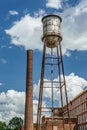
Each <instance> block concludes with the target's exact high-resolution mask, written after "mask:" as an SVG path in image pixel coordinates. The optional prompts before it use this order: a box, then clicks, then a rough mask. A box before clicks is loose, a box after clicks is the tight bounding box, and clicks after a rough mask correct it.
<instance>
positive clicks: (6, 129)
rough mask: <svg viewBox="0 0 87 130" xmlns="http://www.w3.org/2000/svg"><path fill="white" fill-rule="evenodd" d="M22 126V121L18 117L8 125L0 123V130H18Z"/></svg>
mask: <svg viewBox="0 0 87 130" xmlns="http://www.w3.org/2000/svg"><path fill="white" fill-rule="evenodd" d="M22 125H23V120H22V118H20V117H13V118H12V119H11V120H10V121H9V123H8V125H7V124H6V123H5V122H2V121H0V130H18V129H19V127H20V126H22Z"/></svg>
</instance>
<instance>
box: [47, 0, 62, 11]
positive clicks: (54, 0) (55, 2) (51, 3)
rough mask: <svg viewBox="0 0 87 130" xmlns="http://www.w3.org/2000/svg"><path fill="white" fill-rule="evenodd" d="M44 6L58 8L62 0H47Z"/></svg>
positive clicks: (60, 6)
mask: <svg viewBox="0 0 87 130" xmlns="http://www.w3.org/2000/svg"><path fill="white" fill-rule="evenodd" d="M46 7H50V8H55V9H60V8H62V0H47V3H46Z"/></svg>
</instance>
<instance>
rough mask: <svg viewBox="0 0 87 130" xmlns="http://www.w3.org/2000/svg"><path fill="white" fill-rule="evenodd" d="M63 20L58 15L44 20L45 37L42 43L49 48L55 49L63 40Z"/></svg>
mask: <svg viewBox="0 0 87 130" xmlns="http://www.w3.org/2000/svg"><path fill="white" fill-rule="evenodd" d="M61 22H62V19H61V17H60V16H58V15H53V14H50V15H47V16H44V17H43V18H42V23H43V36H42V41H43V42H44V44H45V45H46V46H47V47H50V48H54V47H56V46H57V45H58V44H59V43H60V41H61V40H62V36H61V31H60V24H61Z"/></svg>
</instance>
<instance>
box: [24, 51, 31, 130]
mask: <svg viewBox="0 0 87 130" xmlns="http://www.w3.org/2000/svg"><path fill="white" fill-rule="evenodd" d="M32 61H33V51H32V50H27V77H26V100H25V125H24V130H33V85H32V66H33V62H32Z"/></svg>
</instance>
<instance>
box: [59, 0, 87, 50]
mask: <svg viewBox="0 0 87 130" xmlns="http://www.w3.org/2000/svg"><path fill="white" fill-rule="evenodd" d="M61 15H62V18H63V22H62V36H63V52H66V51H67V49H70V50H79V51H80V50H87V44H86V43H87V37H86V36H87V29H86V27H87V22H86V21H87V1H86V0H81V2H80V3H79V4H78V5H77V6H76V7H71V8H68V9H66V10H65V11H64V12H63V13H62V14H61Z"/></svg>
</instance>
